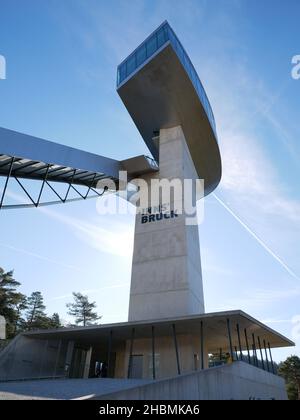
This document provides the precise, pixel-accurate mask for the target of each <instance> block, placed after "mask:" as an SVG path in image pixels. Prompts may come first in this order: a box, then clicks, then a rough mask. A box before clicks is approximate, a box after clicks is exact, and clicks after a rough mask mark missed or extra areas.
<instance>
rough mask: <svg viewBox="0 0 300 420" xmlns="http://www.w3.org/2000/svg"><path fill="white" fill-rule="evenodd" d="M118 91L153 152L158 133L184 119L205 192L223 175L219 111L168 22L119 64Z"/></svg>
mask: <svg viewBox="0 0 300 420" xmlns="http://www.w3.org/2000/svg"><path fill="white" fill-rule="evenodd" d="M117 91H118V93H119V95H120V97H121V99H122V101H123V103H124V104H125V106H126V108H127V110H128V112H129V114H130V115H131V117H132V119H133V121H134V123H135V124H136V126H137V128H138V130H139V132H140V134H141V136H142V137H143V139H144V141H145V142H146V144H147V146H148V148H149V150H150V151H151V153H152V155H153V157H154V158H155V159H156V160H157V161H159V148H158V144H157V143H156V142H155V140H153V138H154V137H155V133H156V132H158V131H159V130H160V129H163V128H171V127H175V126H178V125H181V126H182V128H183V131H184V135H185V138H186V141H187V144H188V147H189V150H190V153H191V156H192V159H193V162H194V165H195V168H196V170H197V173H198V176H199V178H202V179H204V180H205V194H206V195H207V194H209V193H210V192H212V191H213V190H214V189H215V188H216V187H217V185H218V184H219V182H220V179H221V172H222V169H221V157H220V152H219V147H218V143H217V133H216V124H215V119H214V115H213V112H212V109H211V106H210V103H209V100H208V98H207V95H206V93H205V90H204V88H203V86H202V83H201V81H200V79H199V77H198V75H197V73H196V70H195V68H194V66H193V64H192V62H191V60H190V59H189V57H188V55H187V53H186V52H185V50H184V48H183V47H182V45H181V43H180V41H179V40H178V38H177V36H176V35H175V33H174V31H173V30H172V28H171V27H170V25H169V24H168V22H164V23H163V24H162V25H161V26H160V27H159V28H158V29H157V30H156V31H154V32H153V33H152V34H151V35H150V36H149V37H148V38H147V39H146V40H145V41H144V42H143V43H142V44H141V45H140V46H139V47H138V48H137V49H136V50H135V51H134V52H133V53H132V54H130V55H129V57H127V58H126V60H124V61H123V62H122V63H121V64H120V65H119V66H118V79H117Z"/></svg>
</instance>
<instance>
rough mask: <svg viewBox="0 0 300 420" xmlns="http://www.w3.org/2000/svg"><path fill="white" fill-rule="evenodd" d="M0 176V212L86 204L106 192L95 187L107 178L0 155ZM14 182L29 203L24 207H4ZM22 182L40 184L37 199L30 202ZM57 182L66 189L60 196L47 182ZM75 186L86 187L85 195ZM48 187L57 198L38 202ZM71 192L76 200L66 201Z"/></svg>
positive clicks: (29, 195) (68, 168) (23, 205)
mask: <svg viewBox="0 0 300 420" xmlns="http://www.w3.org/2000/svg"><path fill="white" fill-rule="evenodd" d="M0 176H2V177H5V182H4V188H3V190H2V192H1V191H0V210H1V209H13V208H30V207H39V206H47V205H51V204H61V203H67V202H74V201H79V200H87V199H91V198H96V197H101V196H103V194H104V193H105V192H106V191H107V190H108V188H107V187H106V186H104V187H103V188H102V191H99V190H97V189H96V186H97V183H98V182H99V181H100V180H101V179H105V178H107V176H106V175H104V174H100V173H96V172H94V173H93V172H89V171H82V170H79V169H76V168H70V167H63V166H60V165H55V164H53V165H52V164H46V163H43V162H36V161H31V160H28V159H22V158H16V157H13V156H7V155H0ZM11 179H14V180H15V181H16V182H17V184H18V185H19V186H20V187H21V189H22V191H23V192H24V193H25V195H26V197H27V198H28V199H29V201H30V203H28V204H10V205H8V204H5V197H6V194H7V190H8V186H9V181H10V180H11ZM22 179H31V180H35V181H37V182H38V181H40V182H41V186H40V189H39V192H38V196H37V199H34V198H33V194H32V193H31V192H30V191H28V188H26V187H25V186H24V182H23V181H22ZM51 181H53V182H61V183H65V184H66V185H67V191H66V193H65V194H64V195H63V196H62V194H61V193H59V192H58V191H57V190H56V189H55V187H54V186H53V185H51V184H50V182H51ZM115 181H116V182H117V180H115ZM75 185H76V186H77V185H79V186H83V187H86V192H85V193H82V192H80V191H79V190H78V188H76V187H75ZM46 186H47V187H48V188H49V189H50V190H51V191H52V192H53V193H54V194H55V195H56V197H57V200H53V201H42V197H43V193H44V191H45V187H46ZM71 191H74V192H75V193H76V195H77V196H78V197H76V198H70V192H71Z"/></svg>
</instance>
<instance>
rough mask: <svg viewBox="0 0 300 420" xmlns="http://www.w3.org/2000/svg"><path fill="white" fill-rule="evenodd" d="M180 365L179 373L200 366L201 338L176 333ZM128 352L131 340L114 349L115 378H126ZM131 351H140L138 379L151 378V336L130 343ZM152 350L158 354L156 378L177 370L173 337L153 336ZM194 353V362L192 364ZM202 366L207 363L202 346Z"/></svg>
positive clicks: (206, 365) (171, 373)
mask: <svg viewBox="0 0 300 420" xmlns="http://www.w3.org/2000/svg"><path fill="white" fill-rule="evenodd" d="M177 344H178V351H179V360H180V369H181V372H182V373H188V372H193V371H194V370H195V367H197V368H198V369H200V363H201V361H200V359H201V357H200V340H199V339H198V338H197V337H193V336H192V335H182V334H178V336H177ZM129 354H130V340H128V341H127V342H126V346H124V347H123V348H122V347H119V349H118V351H117V359H116V370H115V378H127V374H128V362H129ZM132 354H133V355H143V356H144V358H143V376H142V378H141V379H152V377H153V376H152V375H153V372H152V340H151V339H136V340H134V345H133V352H132ZM155 354H156V357H157V362H158V363H157V365H156V378H157V379H160V378H169V377H171V376H174V375H176V374H177V361H176V353H175V346H174V341H173V337H157V338H156V339H155ZM195 357H196V360H197V361H196V366H195ZM204 366H205V368H207V367H208V352H207V350H206V349H204Z"/></svg>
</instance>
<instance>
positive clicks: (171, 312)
mask: <svg viewBox="0 0 300 420" xmlns="http://www.w3.org/2000/svg"><path fill="white" fill-rule="evenodd" d="M118 93H119V95H120V97H121V99H122V100H123V102H124V104H125V106H126V108H127V110H128V112H129V113H130V115H131V117H132V119H133V121H134V122H135V124H136V126H137V128H138V129H139V131H140V133H141V135H142V137H143V139H144V141H145V142H146V144H147V146H148V147H149V149H150V151H151V152H152V154H153V156H154V158H155V159H156V160H157V162H158V164H159V165H158V166H159V170H158V172H156V173H155V172H153V173H150V174H147V175H141V176H140V177H141V178H142V179H144V180H145V181H146V189H147V191H148V190H149V189H150V185H151V182H152V181H153V179H157V180H160V181H162V180H165V181H166V180H167V181H168V182H170V183H171V184H172V182H173V183H174V182H175V180H177V181H180V182H181V183H182V185H183V184H184V181H185V180H187V179H189V180H192V181H193V182H196V180H197V179H199V178H203V179H204V194H208V193H210V192H211V191H213V190H214V188H216V186H217V185H218V183H219V181H220V178H221V159H220V153H219V148H218V144H217V137H216V127H215V121H214V117H213V113H212V110H211V107H210V104H209V101H208V99H207V96H206V94H205V91H204V89H203V87H202V84H201V82H200V79H199V77H198V75H197V73H196V71H195V69H194V67H193V65H192V63H191V61H190V59H189V58H188V56H187V54H186V52H185V50H184V49H183V47H182V45H181V43H180V42H179V40H178V38H177V37H176V35H175V33H174V32H173V30H172V29H171V27H170V26H169V24H168V23H167V22H165V23H163V24H162V25H161V26H160V27H159V28H158V29H157V30H156V31H155V32H154V33H153V34H151V35H150V37H149V38H147V39H146V41H145V42H144V43H143V44H141V45H140V46H139V47H138V48H137V49H136V50H135V51H134V52H133V53H132V54H131V55H130V56H129V57H128V58H127V59H126V60H125V61H124V62H123V63H121V65H120V66H119V68H118ZM141 188H143V187H141ZM142 193H143V191H142ZM144 193H145V194H147V192H144ZM149 195H150V194H149ZM151 198H152V200H153V197H151ZM189 198H190V197H189ZM186 199H187V198H186V196H185V195H184V194H182V196H181V197H179V198H176V197H175V198H174V195H172V194H170V197H169V199H168V200H167V202H166V201H164V197H163V194H160V196H157V198H156V200H155V199H154V202H153V201H152V204H151V205H149V207H148V209H145V211H144V212H143V211H142V212H141V211H140V209H139V211H138V213H137V216H136V225H135V241H134V255H133V264H132V277H131V291H130V307H129V321H138V320H147V319H157V318H167V317H174V316H188V315H194V314H200V313H204V298H203V286H202V275H201V262H200V247H199V234H198V226H197V225H195V224H194V225H189V221H188V220H187V219H188V214H186V211H185V207H186V202H185V200H186ZM176 200H177V202H176ZM194 205H195V200H194ZM178 208H180V209H182V210H183V211H180V212H178Z"/></svg>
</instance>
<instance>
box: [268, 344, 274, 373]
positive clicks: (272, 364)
mask: <svg viewBox="0 0 300 420" xmlns="http://www.w3.org/2000/svg"><path fill="white" fill-rule="evenodd" d="M268 348H269V354H270V360H271V366H272V372H273V373H274V375H275V366H274V362H273V357H272V352H271V346H270V343H268Z"/></svg>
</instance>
